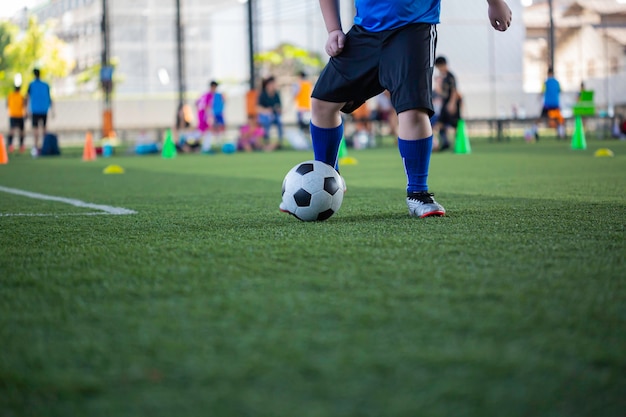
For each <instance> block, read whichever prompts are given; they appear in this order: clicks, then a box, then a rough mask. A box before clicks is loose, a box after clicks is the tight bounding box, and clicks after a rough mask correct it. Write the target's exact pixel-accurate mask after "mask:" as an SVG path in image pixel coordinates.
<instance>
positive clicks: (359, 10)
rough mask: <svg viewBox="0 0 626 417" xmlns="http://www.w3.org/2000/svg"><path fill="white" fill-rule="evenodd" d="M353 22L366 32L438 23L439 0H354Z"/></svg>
mask: <svg viewBox="0 0 626 417" xmlns="http://www.w3.org/2000/svg"><path fill="white" fill-rule="evenodd" d="M354 5H355V6H356V16H355V17H354V24H355V25H359V26H361V27H363V28H364V29H365V30H367V31H368V32H380V31H383V30H388V29H396V28H399V27H402V26H406V25H409V24H411V23H430V24H436V23H439V13H440V10H441V0H355V2H354Z"/></svg>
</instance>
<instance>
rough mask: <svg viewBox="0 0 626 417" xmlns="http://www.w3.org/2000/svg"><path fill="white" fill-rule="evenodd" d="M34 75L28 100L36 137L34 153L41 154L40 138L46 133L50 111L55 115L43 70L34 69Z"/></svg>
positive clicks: (29, 86) (34, 154)
mask: <svg viewBox="0 0 626 417" xmlns="http://www.w3.org/2000/svg"><path fill="white" fill-rule="evenodd" d="M33 75H34V76H35V79H34V80H33V81H32V82H31V83H30V84H29V85H28V96H27V102H28V109H29V110H30V115H31V118H32V123H33V136H34V139H35V146H34V147H33V150H32V154H33V156H37V155H38V154H39V138H43V137H44V136H45V134H46V129H47V127H46V126H47V123H48V112H49V111H50V112H51V116H52V117H54V107H53V104H52V97H51V96H50V85H48V83H46V82H45V81H42V80H41V72H40V71H39V69H38V68H35V69H34V70H33Z"/></svg>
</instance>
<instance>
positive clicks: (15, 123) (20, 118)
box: [7, 85, 26, 153]
mask: <svg viewBox="0 0 626 417" xmlns="http://www.w3.org/2000/svg"><path fill="white" fill-rule="evenodd" d="M7 109H8V113H9V126H10V131H9V135H8V141H9V152H13V151H14V150H15V148H14V146H13V135H14V134H16V132H17V133H19V135H20V153H23V152H24V117H25V116H26V100H25V99H24V96H23V95H22V93H21V92H20V86H19V85H16V86H15V89H14V90H13V91H12V92H10V93H9V96H8V97H7Z"/></svg>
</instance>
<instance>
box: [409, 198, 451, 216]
mask: <svg viewBox="0 0 626 417" xmlns="http://www.w3.org/2000/svg"><path fill="white" fill-rule="evenodd" d="M433 196H434V194H432V193H429V192H428V191H418V192H414V193H408V194H407V197H406V204H407V206H409V214H410V215H411V216H415V217H419V218H424V217H429V216H444V215H445V214H446V209H444V208H443V206H442V205H441V204H439V203H437V202H436V201H435V199H434V198H433Z"/></svg>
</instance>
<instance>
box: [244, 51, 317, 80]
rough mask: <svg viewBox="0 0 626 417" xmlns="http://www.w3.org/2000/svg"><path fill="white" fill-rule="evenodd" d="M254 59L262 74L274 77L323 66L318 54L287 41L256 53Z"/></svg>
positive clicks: (313, 69)
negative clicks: (269, 49)
mask: <svg viewBox="0 0 626 417" xmlns="http://www.w3.org/2000/svg"><path fill="white" fill-rule="evenodd" d="M254 60H255V62H257V63H258V64H260V67H261V73H262V74H272V75H274V76H276V77H292V76H295V75H296V74H297V73H298V72H299V71H305V72H317V71H318V70H319V69H320V68H322V66H323V63H322V60H321V58H320V56H319V54H316V53H313V52H309V51H307V50H306V49H302V48H299V47H297V46H295V45H291V44H288V43H283V44H281V45H278V47H276V48H275V49H272V50H271V51H266V52H261V53H258V54H256V55H255V57H254Z"/></svg>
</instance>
